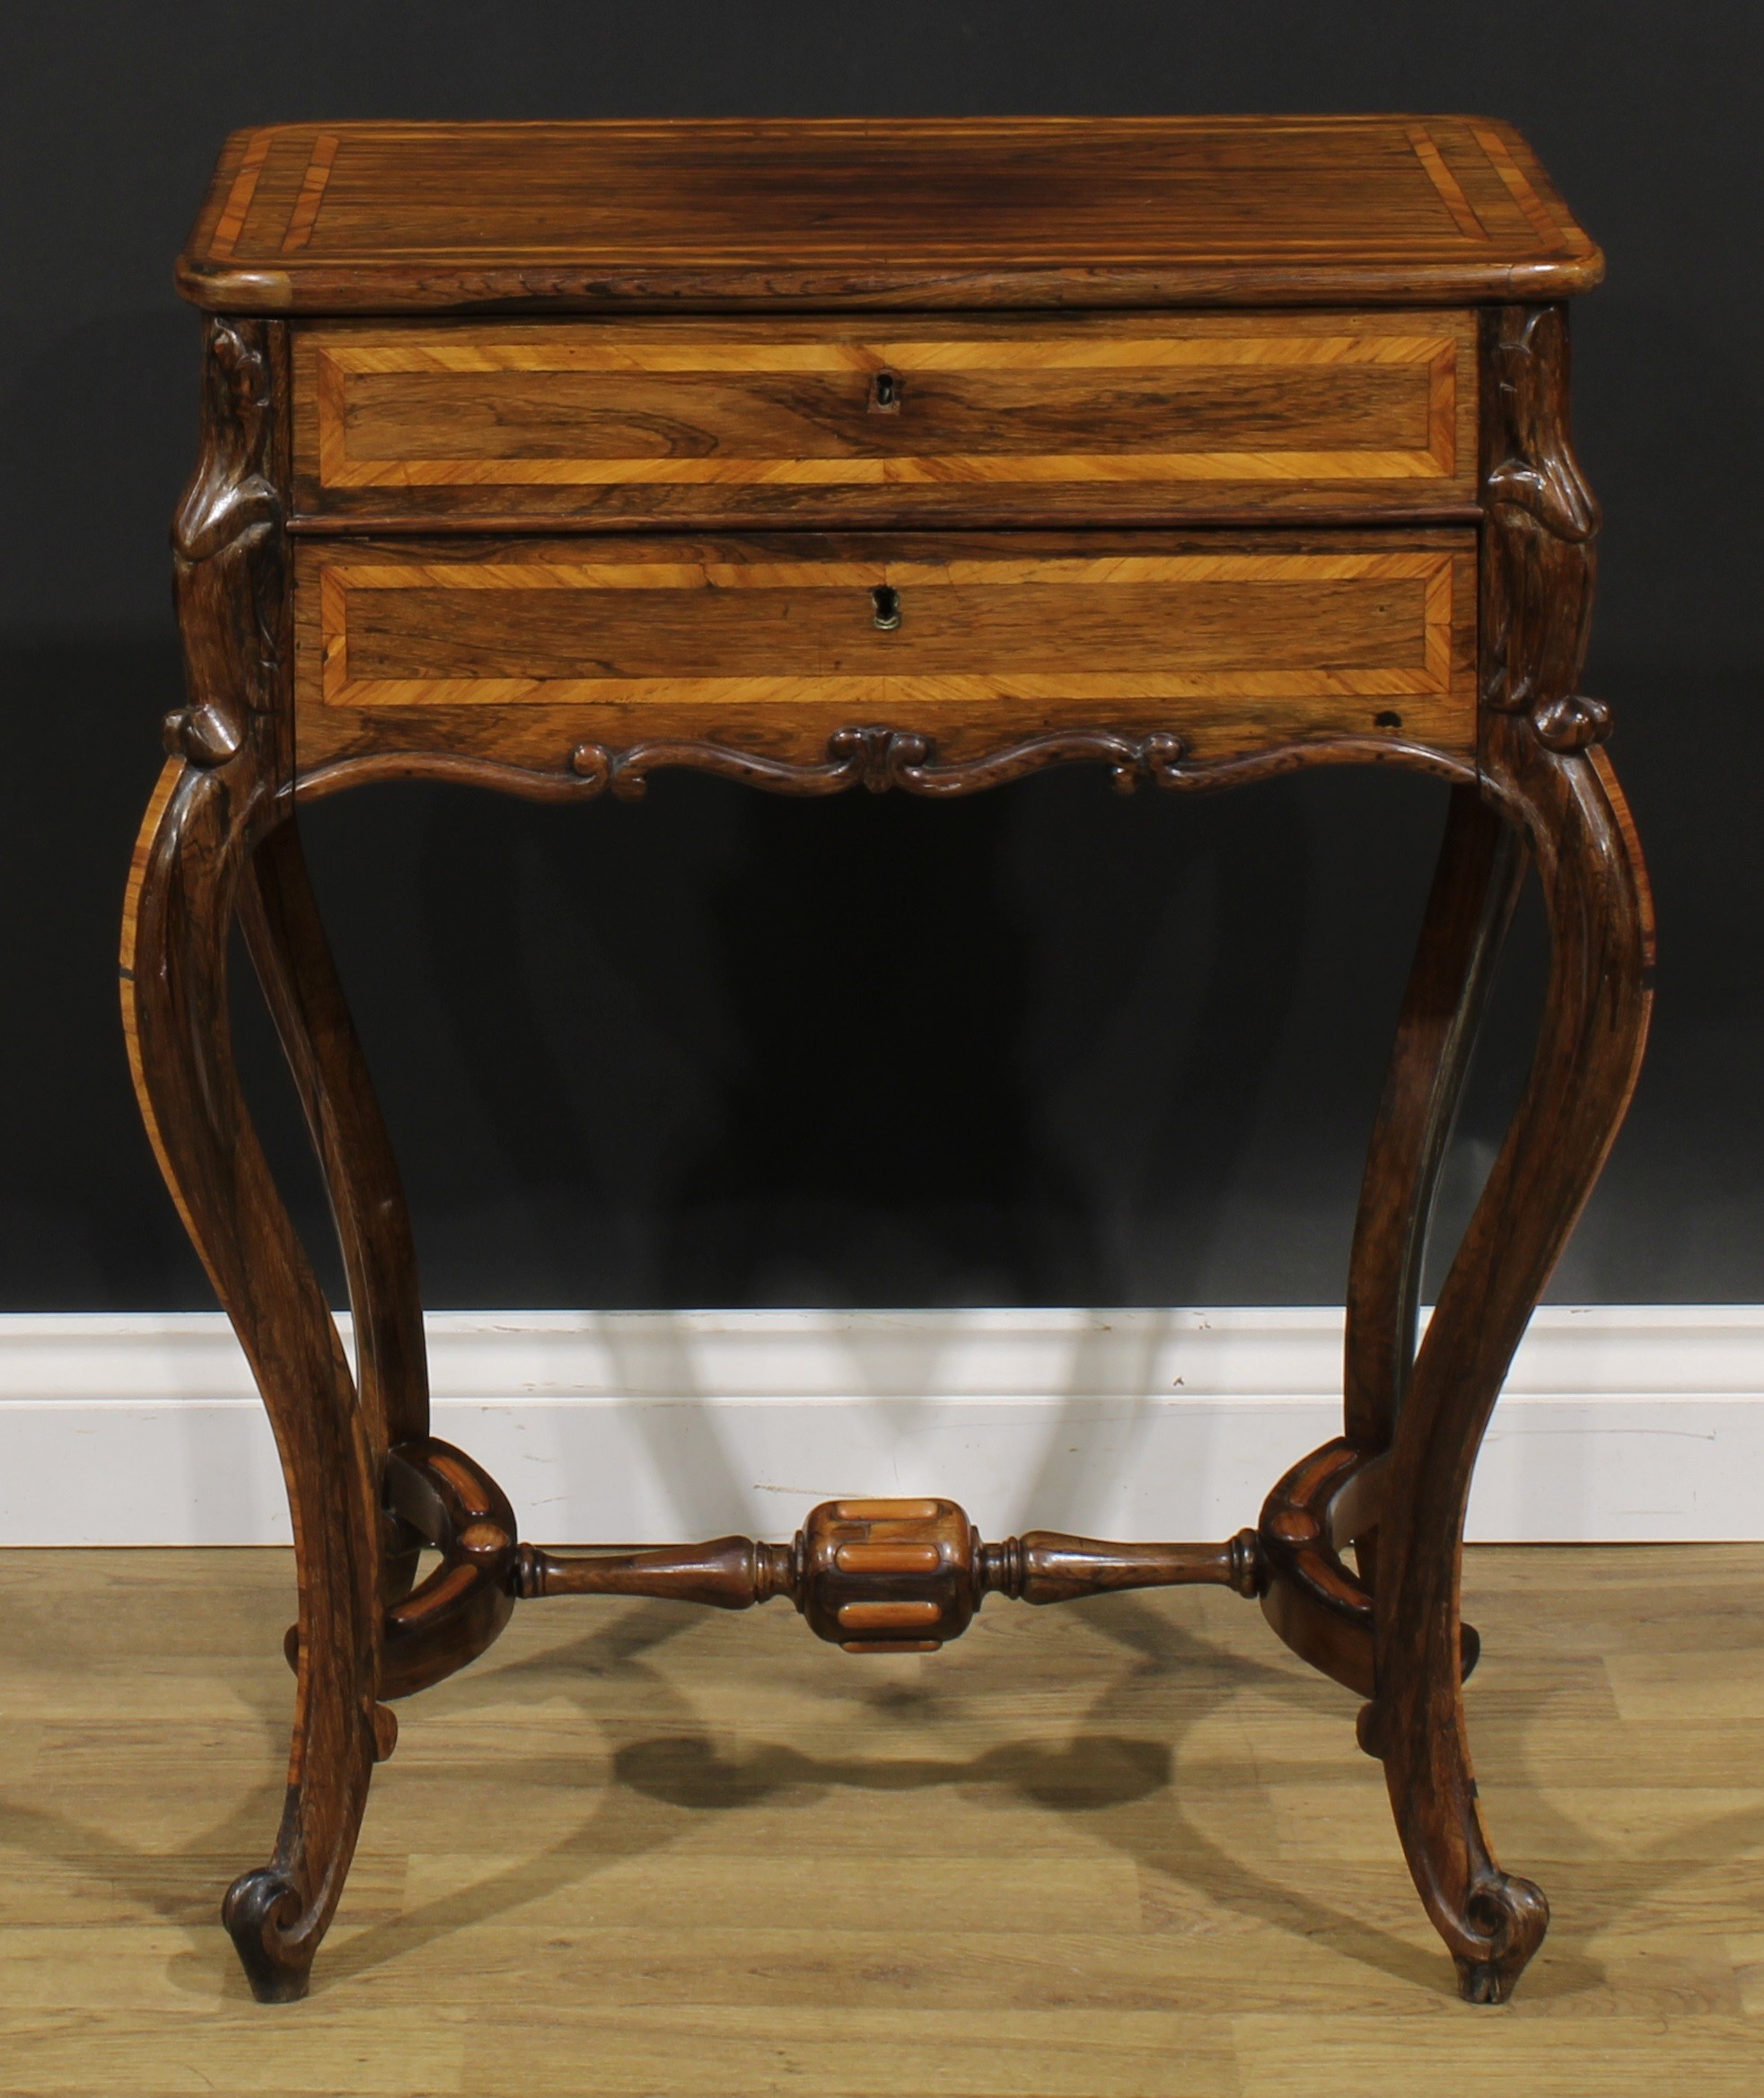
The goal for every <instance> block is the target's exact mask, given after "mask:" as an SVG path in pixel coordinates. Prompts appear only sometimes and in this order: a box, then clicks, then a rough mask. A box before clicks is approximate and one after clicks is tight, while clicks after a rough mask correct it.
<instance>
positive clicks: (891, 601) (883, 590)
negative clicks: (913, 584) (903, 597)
mask: <svg viewBox="0 0 1764 2098" xmlns="http://www.w3.org/2000/svg"><path fill="white" fill-rule="evenodd" d="M870 602H871V603H872V604H873V606H874V607H875V609H876V624H877V626H879V627H880V628H882V631H883V633H884V634H889V633H892V632H893V630H894V628H896V627H898V626H899V625H900V592H899V591H898V590H896V589H895V587H894V585H893V584H891V583H879V584H877V585H876V587H875V588H874V589H873V591H872V592H871V593H870Z"/></svg>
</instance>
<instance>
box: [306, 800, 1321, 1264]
mask: <svg viewBox="0 0 1764 2098" xmlns="http://www.w3.org/2000/svg"><path fill="white" fill-rule="evenodd" d="M1279 800H1280V797H1279V795H1278V794H1277V793H1274V794H1267V795H1264V796H1262V797H1256V796H1246V797H1242V801H1241V802H1240V804H1239V807H1238V809H1237V811H1236V814H1237V817H1238V819H1239V820H1238V821H1235V822H1233V823H1228V824H1225V825H1223V826H1221V825H1219V824H1217V823H1215V822H1209V821H1206V820H1205V818H1204V817H1203V818H1202V819H1201V820H1200V821H1197V820H1196V817H1197V814H1198V811H1197V808H1196V807H1195V805H1193V804H1190V805H1189V806H1188V807H1186V808H1183V809H1178V808H1176V807H1173V806H1171V805H1168V804H1166V805H1164V806H1162V807H1160V806H1158V805H1156V804H1155V803H1154V801H1153V799H1152V797H1150V796H1145V795H1142V796H1140V797H1138V798H1137V800H1136V801H1135V802H1133V803H1126V804H1123V803H1121V802H1120V801H1119V800H1118V798H1117V797H1116V796H1114V795H1113V794H1110V793H1109V791H1108V789H1107V787H1106V786H1104V784H1103V783H1102V782H1101V779H1100V778H1098V777H1082V776H1071V777H1066V778H1063V779H1057V780H1055V779H1049V780H1044V781H1040V782H1035V783H1032V784H1031V785H1030V786H1027V787H1024V788H1016V789H1012V790H1007V791H1005V792H1003V793H1000V794H992V795H987V796H984V797H980V798H979V799H977V800H976V801H974V802H972V803H966V804H961V805H958V806H953V807H951V806H944V805H929V804H926V803H919V802H915V801H911V800H908V799H907V798H906V797H904V796H891V797H887V798H885V799H880V800H874V799H872V798H870V797H868V796H864V795H847V796H844V797H841V798H840V799H838V801H833V802H827V803H806V804H805V803H793V802H785V801H779V800H774V799H771V798H770V797H767V796H763V795H757V794H743V793H742V792H741V791H740V790H737V789H733V788H730V787H727V786H722V785H720V784H718V783H713V782H708V781H704V780H698V779H690V778H674V779H669V780H666V781H663V782H662V783H659V784H658V785H657V786H655V787H654V789H653V790H652V794H651V796H650V798H649V800H648V801H647V802H646V803H645V805H644V806H642V807H641V808H637V809H629V808H623V807H619V806H616V805H609V806H607V807H605V808H604V809H595V810H590V811H586V812H584V811H565V812H549V811H548V812H533V811H531V810H527V809H525V808H523V807H521V806H519V805H517V804H512V803H503V804H495V805H488V804H485V803H479V802H473V803H470V808H469V812H468V804H467V803H465V802H464V801H462V800H461V798H460V797H458V796H452V795H449V796H444V797H443V796H440V795H437V796H435V797H434V798H433V800H432V802H431V804H430V809H429V812H428V813H427V814H426V817H425V818H424V819H423V823H422V828H423V831H424V834H425V839H426V843H425V849H424V856H425V859H426V867H425V875H424V888H423V896H422V905H423V909H424V912H425V915H426V924H427V937H428V945H429V968H428V970H427V972H426V983H425V986H424V992H423V995H424V996H425V997H426V998H430V997H432V998H433V1000H434V1005H433V1021H434V1031H433V1034H432V1036H431V1038H430V1040H429V1043H428V1050H427V1053H428V1054H430V1055H431V1057H435V1056H438V1057H440V1058H444V1059H445V1060H447V1061H449V1062H451V1063H452V1066H453V1068H454V1069H455V1071H456V1072H457V1074H458V1075H459V1079H460V1081H461V1083H462V1084H465V1085H466V1086H468V1087H469V1089H470V1095H471V1100H472V1103H473V1108H474V1110H475V1121H474V1127H473V1128H472V1129H471V1130H470V1132H465V1131H461V1130H460V1129H459V1128H458V1127H457V1124H456V1125H455V1126H454V1128H453V1130H452V1135H453V1137H454V1138H455V1139H457V1140H460V1141H461V1143H462V1146H463V1148H462V1151H461V1153H460V1154H456V1157H455V1159H454V1161H453V1163H452V1172H451V1173H450V1175H449V1177H451V1178H452V1181H453V1188H454V1193H455V1194H456V1196H460V1197H463V1202H464V1210H465V1212H466V1213H468V1214H470V1213H472V1212H475V1213H476V1216H477V1217H478V1229H477V1230H476V1231H475V1232H474V1233H473V1235H474V1237H476V1238H477V1239H478V1243H479V1246H480V1254H479V1258H480V1260H487V1262H488V1263H489V1265H490V1267H491V1268H492V1269H493V1270H494V1269H496V1268H497V1267H498V1265H499V1263H503V1262H508V1263H510V1265H509V1266H508V1267H507V1268H505V1273H506V1280H505V1281H502V1282H501V1285H500V1286H501V1288H502V1290H503V1292H504V1294H501V1295H496V1296H495V1297H486V1296H485V1295H481V1294H480V1295H478V1297H477V1298H476V1300H475V1301H478V1302H485V1301H496V1302H510V1303H512V1302H517V1301H527V1302H535V1301H544V1302H549V1303H555V1304H575V1303H584V1302H601V1303H610V1304H645V1303H647V1304H657V1303H660V1304H959V1303H970V1304H972V1303H1002V1304H1011V1303H1025V1302H1028V1303H1034V1302H1042V1303H1098V1302H1115V1301H1120V1300H1121V1299H1122V1297H1123V1295H1129V1296H1130V1295H1132V1293H1133V1290H1134V1287H1135V1286H1136V1284H1137V1281H1138V1279H1139V1278H1138V1277H1136V1276H1135V1275H1134V1274H1133V1273H1132V1271H1131V1269H1132V1264H1133V1255H1134V1251H1135V1249H1136V1248H1137V1249H1138V1251H1139V1253H1140V1257H1141V1260H1142V1261H1143V1259H1144V1257H1145V1251H1146V1248H1145V1246H1141V1245H1140V1242H1141V1241H1142V1240H1145V1241H1147V1242H1148V1243H1150V1244H1154V1248H1155V1251H1154V1257H1155V1259H1156V1260H1157V1263H1158V1265H1159V1266H1160V1267H1161V1268H1167V1269H1168V1270H1169V1272H1170V1279H1169V1282H1168V1284H1167V1285H1166V1286H1165V1287H1164V1289H1163V1291H1161V1292H1160V1300H1161V1301H1183V1300H1182V1299H1181V1297H1180V1295H1176V1296H1175V1297H1174V1298H1173V1299H1172V1296H1171V1295H1170V1294H1169V1293H1170V1292H1171V1291H1172V1290H1175V1291H1180V1275H1181V1274H1182V1272H1183V1271H1184V1270H1185V1269H1186V1270H1189V1271H1193V1269H1194V1268H1196V1266H1197V1265H1198V1262H1199V1261H1200V1260H1201V1258H1202V1257H1203V1256H1204V1254H1205V1253H1206V1251H1207V1241H1208V1235H1209V1232H1210V1229H1211V1220H1213V1219H1215V1217H1216V1216H1217V1215H1218V1214H1219V1211H1220V1209H1221V1207H1222V1204H1223V1203H1224V1199H1225V1198H1227V1196H1228V1195H1229V1193H1230V1191H1231V1189H1232V1186H1233V1180H1234V1177H1235V1174H1236V1171H1237V1168H1238V1165H1239V1163H1240V1160H1241V1154H1242V1150H1243V1147H1244V1144H1245V1142H1246V1138H1247V1136H1248V1132H1249V1131H1250V1130H1251V1128H1252V1126H1253V1125H1254V1123H1255V1120H1256V1119H1257V1117H1258V1115H1259V1112H1260V1111H1261V1109H1262V1106H1263V1103H1264V1095H1265V1093H1266V1092H1267V1090H1268V1084H1269V1079H1270V1071H1271V1069H1272V1067H1273V1065H1274V1063H1275V1062H1276V1060H1277V1058H1278V1056H1279V1055H1280V1053H1281V1051H1282V1049H1283V1047H1284V1045H1285V1042H1286V1036H1287V1032H1288V1025H1287V1023H1288V1017H1289V1012H1290V1007H1291V1005H1292V1001H1293V999H1294V995H1295V991H1296V987H1297V984H1298V980H1299V976H1300V973H1301V963H1302V961H1303V952H1302V950H1303V944H1304V941H1305V933H1306V921H1307V917H1308V915H1309V911H1308V902H1307V891H1308V882H1307V867H1306V851H1305V841H1304V827H1303V825H1301V824H1298V823H1295V822H1294V821H1293V820H1292V815H1291V812H1290V811H1289V810H1285V809H1283V808H1282V807H1281V806H1280V805H1279ZM1258 803H1259V809H1258ZM536 813H537V814H538V821H535V816H536ZM326 857H327V858H329V840H328V841H327V854H326ZM358 885H359V882H358ZM397 1060H398V1062H399V1064H400V1065H401V1066H402V1067H404V1068H407V1069H408V1067H409V1064H408V1058H405V1057H403V1056H399V1058H398V1059H397ZM429 1149H430V1155H429V1157H428V1161H427V1163H428V1165H429V1166H431V1167H434V1166H439V1165H440V1164H441V1163H442V1162H441V1161H439V1160H438V1159H436V1158H434V1155H433V1146H432V1145H431V1146H430V1147H429ZM473 1160H476V1161H477V1163H472V1161H473ZM493 1162H494V1163H493ZM468 1174H470V1175H471V1176H472V1177H474V1178H476V1179H477V1181H478V1186H477V1189H475V1190H468V1189H466V1188H465V1187H464V1186H463V1185H462V1184H461V1181H462V1179H463V1178H464V1176H466V1175H468ZM493 1174H494V1175H495V1176H496V1177H499V1178H500V1180H501V1181H502V1183H503V1186H504V1188H505V1190H506V1193H507V1197H508V1198H510V1206H509V1207H508V1208H507V1209H505V1210H504V1211H502V1212H500V1214H501V1215H502V1216H503V1217H504V1219H505V1227H506V1231H507V1233H510V1234H512V1235H507V1236H505V1238H504V1240H503V1243H502V1245H501V1246H500V1248H498V1247H496V1246H494V1245H491V1246H486V1245H484V1242H483V1231H482V1222H481V1220H482V1216H483V1208H482V1204H483V1202H484V1198H485V1195H486V1193H487V1192H489V1193H490V1194H491V1196H492V1198H493V1200H494V1199H495V1198H496V1196H495V1190H494V1189H493V1188H491V1187H490V1186H489V1184H488V1183H489V1181H490V1180H491V1177H492V1175H493ZM1172 1190H1173V1191H1174V1193H1175V1195H1176V1196H1178V1197H1179V1198H1180V1221H1177V1222H1175V1223H1174V1224H1173V1225H1172V1219H1171V1217H1170V1216H1167V1215H1164V1214H1163V1213H1164V1212H1165V1211H1166V1210H1167V1209H1168V1208H1169V1206H1170V1203H1171V1199H1172ZM434 1193H435V1195H436V1197H437V1198H438V1199H436V1200H434V1201H433V1202H431V1200H430V1199H429V1198H424V1202H423V1207H425V1209H426V1210H433V1211H434V1212H438V1211H439V1210H440V1209H441V1208H443V1207H446V1206H447V1205H446V1202H445V1200H444V1198H439V1194H440V1191H439V1189H435V1190H434ZM517 1195H518V1202H516V1201H515V1200H514V1199H513V1198H515V1197H517ZM522 1210H524V1212H525V1214H524V1216H523V1215H522V1214H521V1211H522ZM437 1222H439V1217H438V1216H437ZM442 1228H443V1232H444V1230H445V1226H444V1225H443V1226H442ZM461 1250H462V1251H463V1249H461ZM442 1257H443V1260H451V1258H452V1257H453V1256H450V1255H449V1254H448V1253H447V1252H446V1251H443V1255H442ZM481 1273H482V1269H481V1268H480V1275H481ZM492 1286H495V1285H492ZM479 1287H480V1291H481V1290H482V1288H483V1287H484V1284H483V1283H482V1282H480V1285H479ZM511 1289H513V1290H517V1291H518V1290H522V1289H524V1290H525V1291H527V1292H528V1293H529V1294H528V1295H526V1296H525V1298H524V1299H522V1298H521V1297H518V1296H513V1295H507V1294H506V1292H507V1291H508V1290H511ZM536 1290H549V1293H550V1294H549V1295H543V1296H542V1297H540V1296H539V1295H535V1294H533V1293H534V1292H535V1291H536ZM597 1292H598V1294H596V1293H597Z"/></svg>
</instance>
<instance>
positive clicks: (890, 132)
mask: <svg viewBox="0 0 1764 2098" xmlns="http://www.w3.org/2000/svg"><path fill="white" fill-rule="evenodd" d="M1603 267H1604V266H1603V259H1602V257H1601V255H1600V253H1599V250H1598V249H1597V248H1596V247H1595V246H1594V245H1593V242H1592V241H1590V240H1589V239H1588V238H1587V236H1586V235H1585V233H1583V232H1582V231H1581V229H1580V228H1579V226H1577V225H1576V224H1575V221H1574V220H1573V218H1572V217H1571V216H1570V215H1569V214H1568V211H1567V206H1565V205H1564V204H1563V202H1562V200H1561V198H1559V197H1558V195H1557V193H1556V191H1555V189H1554V188H1553V187H1552V186H1551V184H1550V182H1549V178H1548V177H1547V176H1546V175H1545V174H1544V172H1543V171H1542V169H1541V167H1540V165H1539V163H1538V161H1537V159H1536V156H1535V155H1534V154H1532V153H1531V149H1530V147H1529V146H1528V145H1526V144H1525V142H1524V141H1523V139H1522V138H1521V137H1520V136H1518V134H1517V133H1516V132H1514V130H1512V129H1511V128H1510V127H1508V126H1506V125H1505V124H1500V123H1496V122H1494V121H1492V120H1489V119H1482V118H1466V117H1428V118H1418V117H1274V118H1266V117H1236V118H1216V117H1205V118H1199V117H1192V118H1191V117H1135V118H1104V119H1074V118H1058V117H1038V118H1009V119H970V120H963V121H960V122H955V121H946V120H943V119H928V120H910V121H908V120H899V119H891V120H887V121H882V120H875V119H830V120H819V119H818V120H814V121H804V122H797V121H784V120H776V121H775V120H768V121H764V122H750V121H747V120H718V121H714V122H708V121H698V120H693V121H680V122H668V123H589V124H286V125H274V126H270V127H265V128H262V129H259V130H252V131H241V132H236V133H235V134H234V135H233V137H232V138H230V139H229V140H228V141H227V145H226V148H225V150H224V153H223V154H222V156H221V162H220V165H219V167H218V169H217V170H216V171H215V180H214V182H213V184H212V186H211V188H210V189H209V193H208V197H207V200H206V203H205V204H204V206H203V208H202V212H201V215H200V216H199V218H198V219H197V224H196V228H195V231H194V232H193V233H192V234H191V236H190V241H189V247H188V249H187V250H186V251H185V254H184V256H183V258H182V259H181V261H180V265H179V271H178V282H179V286H180V290H181V291H182V292H183V293H184V294H185V296H186V297H187V298H189V299H192V300H194V301H195V302H196V303H197V304H198V305H203V306H208V307H211V308H215V309H217V310H224V311H230V312H332V313H336V312H378V313H387V312H404V311H411V310H427V311H452V312H472V311H478V312H482V311H486V310H493V309H502V310H514V311H530V310H533V309H536V308H545V307H549V308H555V309H565V310H575V311H589V310H593V309H596V308H609V307H624V308H627V309H630V308H639V307H645V306H651V307H654V306H672V307H676V308H680V307H689V306H698V307H721V308H726V309H736V308H743V307H760V306H770V307H774V308H777V307H785V306H790V305H796V306H803V305H815V306H823V307H827V306H877V305H903V306H904V305H917V306H924V305H952V306H957V305H959V306H970V307H971V306H983V305H997V306H1016V307H1034V306H1042V307H1047V306H1110V305H1157V304H1184V305H1250V304H1278V303H1323V304H1328V303H1347V302H1356V301H1358V302H1364V301H1368V300H1376V301H1386V302H1391V303H1396V302H1403V301H1423V302H1426V301H1446V300H1500V301H1508V300H1520V299H1523V300H1540V299H1550V298H1557V297H1560V296H1562V295H1564V294H1567V293H1570V292H1575V291H1581V290H1584V288H1586V286H1588V285H1593V284H1595V283H1597V281H1598V279H1599V277H1601V275H1602V272H1603Z"/></svg>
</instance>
